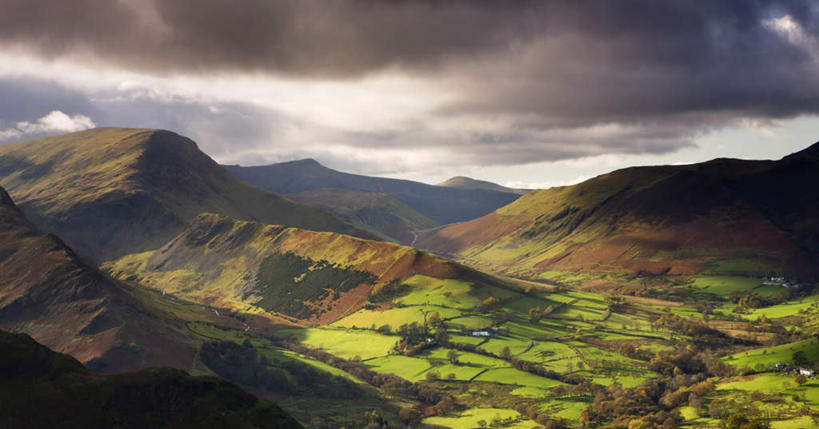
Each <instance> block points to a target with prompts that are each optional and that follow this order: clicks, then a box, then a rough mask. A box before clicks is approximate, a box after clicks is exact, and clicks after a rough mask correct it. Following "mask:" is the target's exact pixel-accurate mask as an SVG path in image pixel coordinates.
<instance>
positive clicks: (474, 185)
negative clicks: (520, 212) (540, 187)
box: [435, 176, 531, 195]
mask: <svg viewBox="0 0 819 429" xmlns="http://www.w3.org/2000/svg"><path fill="white" fill-rule="evenodd" d="M435 186H442V187H445V188H457V189H482V190H485V191H497V192H508V193H511V194H518V195H523V194H525V193H527V192H529V191H530V190H531V189H514V188H507V187H506V186H501V185H498V184H497V183H492V182H487V181H486V180H478V179H473V178H471V177H464V176H455V177H452V178H450V179H449V180H446V181H444V182H441V183H439V184H437V185H435Z"/></svg>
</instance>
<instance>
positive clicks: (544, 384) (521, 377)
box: [475, 368, 563, 389]
mask: <svg viewBox="0 0 819 429" xmlns="http://www.w3.org/2000/svg"><path fill="white" fill-rule="evenodd" d="M475 380H476V381H489V382H494V383H500V384H514V385H518V386H528V387H540V388H543V389H547V388H550V387H555V386H559V385H561V384H563V383H561V382H559V381H557V380H552V379H549V378H544V377H540V376H537V375H534V374H531V373H528V372H524V371H521V370H519V369H515V368H496V369H490V370H488V371H486V372H484V373H483V374H481V375H480V376H478V378H476V379H475Z"/></svg>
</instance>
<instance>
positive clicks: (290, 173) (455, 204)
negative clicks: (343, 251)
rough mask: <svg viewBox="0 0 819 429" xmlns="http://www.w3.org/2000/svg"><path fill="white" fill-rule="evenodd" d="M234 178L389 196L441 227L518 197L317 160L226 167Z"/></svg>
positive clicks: (294, 189) (288, 189) (276, 187)
mask: <svg viewBox="0 0 819 429" xmlns="http://www.w3.org/2000/svg"><path fill="white" fill-rule="evenodd" d="M225 168H227V170H228V171H229V172H230V173H231V174H233V175H234V176H236V177H238V178H240V179H242V180H244V181H246V182H248V183H251V184H253V185H255V186H258V187H260V188H262V189H265V190H268V191H271V192H275V193H277V194H283V195H286V194H296V193H299V192H304V191H311V190H315V189H349V190H354V191H366V192H377V193H384V194H389V195H391V196H392V197H394V198H395V199H397V200H398V201H401V202H402V203H404V204H406V205H407V206H409V207H410V208H412V209H413V210H416V211H418V212H419V213H421V214H423V215H424V216H427V217H428V218H430V219H433V220H434V221H436V222H438V223H439V224H447V223H452V222H462V221H465V220H469V219H474V218H476V217H478V216H483V215H485V214H487V213H489V212H491V211H492V210H495V209H496V208H498V207H501V206H503V205H506V204H509V203H511V202H512V201H514V200H515V199H517V198H518V196H519V195H517V194H515V193H509V192H498V191H495V190H483V189H458V188H448V187H443V186H433V185H427V184H425V183H419V182H413V181H409V180H398V179H385V178H381V177H369V176H361V175H356V174H348V173H342V172H339V171H336V170H332V169H329V168H327V167H325V166H323V165H321V164H319V163H318V162H316V161H315V160H312V159H304V160H299V161H291V162H283V163H280V164H272V165H266V166H258V167H241V166H238V165H228V166H225Z"/></svg>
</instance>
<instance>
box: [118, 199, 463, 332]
mask: <svg viewBox="0 0 819 429" xmlns="http://www.w3.org/2000/svg"><path fill="white" fill-rule="evenodd" d="M105 268H106V269H108V270H109V272H110V273H111V274H112V275H113V276H115V277H118V278H124V279H131V280H136V281H139V282H140V283H142V284H145V285H147V286H150V287H154V288H157V289H161V290H163V291H165V292H167V293H172V294H174V295H177V296H180V297H183V298H186V299H190V300H193V301H197V302H202V303H206V304H209V305H213V306H218V307H227V308H233V309H236V310H241V311H246V312H251V313H253V312H256V313H262V314H269V315H272V316H281V317H285V318H288V319H289V320H292V321H295V322H299V323H308V324H316V323H329V322H331V321H333V320H336V319H338V318H340V317H342V316H344V315H347V314H349V313H351V312H353V311H356V310H358V309H359V308H361V307H362V306H363V305H364V304H365V303H366V301H367V299H368V296H369V294H370V293H371V291H372V289H373V288H374V287H378V288H381V287H384V286H385V285H388V284H391V283H393V282H399V281H402V280H404V279H406V278H408V277H411V276H414V275H426V276H429V277H434V278H444V279H445V278H455V277H459V276H464V275H467V273H468V272H470V270H466V269H464V268H463V267H460V266H459V265H457V264H454V263H452V262H448V261H446V260H443V259H441V258H438V257H436V256H433V255H430V254H428V253H423V252H419V251H417V250H416V249H413V248H411V247H405V246H399V245H396V244H392V243H385V242H377V241H369V240H362V239H359V238H355V237H351V236H347V235H342V234H336V233H329V232H313V231H306V230H301V229H297V228H288V227H283V226H273V225H263V224H259V223H253V222H244V221H238V220H235V219H231V218H227V217H223V216H219V215H215V214H203V215H200V216H199V217H198V218H197V219H196V220H195V221H194V222H193V223H192V224H191V225H190V226H189V227H188V228H187V229H186V230H185V231H184V232H182V233H181V234H180V235H178V236H177V237H176V238H174V239H173V240H171V241H170V242H168V244H166V245H165V246H163V247H162V248H160V249H159V250H156V251H153V252H146V253H142V254H136V255H129V256H125V257H123V258H121V259H120V260H118V261H116V262H114V263H112V264H108V265H106V266H105Z"/></svg>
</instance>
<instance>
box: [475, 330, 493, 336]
mask: <svg viewBox="0 0 819 429" xmlns="http://www.w3.org/2000/svg"><path fill="white" fill-rule="evenodd" d="M489 335H490V334H489V331H472V336H473V337H488V336H489Z"/></svg>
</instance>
